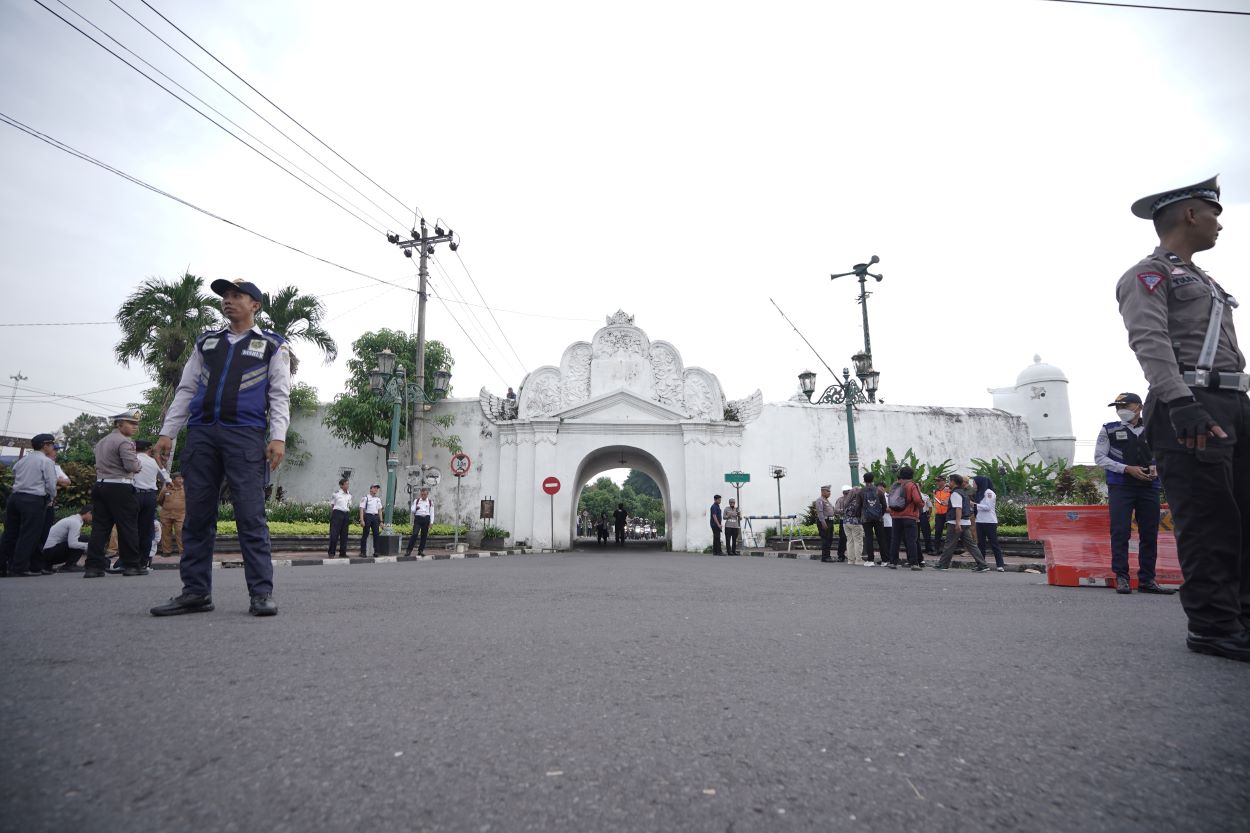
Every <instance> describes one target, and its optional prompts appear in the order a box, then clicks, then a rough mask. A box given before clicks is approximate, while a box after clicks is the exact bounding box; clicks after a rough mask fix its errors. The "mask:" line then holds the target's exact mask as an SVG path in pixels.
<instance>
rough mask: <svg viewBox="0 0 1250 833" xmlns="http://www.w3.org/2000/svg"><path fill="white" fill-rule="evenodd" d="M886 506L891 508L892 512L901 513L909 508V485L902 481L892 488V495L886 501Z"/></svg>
mask: <svg viewBox="0 0 1250 833" xmlns="http://www.w3.org/2000/svg"><path fill="white" fill-rule="evenodd" d="M885 503H886V506H889V507H890V511H891V512H901V511H903V510H904V509H906V508H907V484H905V483H903V482H902V481H901V480H900V481H899V482H898V483H895V484H894V486H892V487H891V488H890V494H889V496H888V497H887V498H886V499H885Z"/></svg>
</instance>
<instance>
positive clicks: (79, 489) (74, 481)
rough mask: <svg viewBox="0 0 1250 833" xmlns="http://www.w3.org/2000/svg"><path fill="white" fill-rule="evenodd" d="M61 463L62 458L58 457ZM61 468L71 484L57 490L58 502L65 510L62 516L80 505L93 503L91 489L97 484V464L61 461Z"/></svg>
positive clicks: (74, 510) (75, 509)
mask: <svg viewBox="0 0 1250 833" xmlns="http://www.w3.org/2000/svg"><path fill="white" fill-rule="evenodd" d="M57 462H58V463H61V461H60V459H59V458H58V459H57ZM61 468H62V469H64V471H65V474H66V476H67V477H69V485H68V486H62V487H60V488H59V489H57V490H56V502H57V503H58V504H60V506H61V507H62V509H63V510H65V511H64V513H63V514H61V513H58V515H59V516H60V517H64V516H65V515H68V514H70V512H76V511H77V510H78V507H80V506H90V505H91V489H92V487H93V486H94V485H95V466H94V465H87V464H85V463H70V462H66V463H61Z"/></svg>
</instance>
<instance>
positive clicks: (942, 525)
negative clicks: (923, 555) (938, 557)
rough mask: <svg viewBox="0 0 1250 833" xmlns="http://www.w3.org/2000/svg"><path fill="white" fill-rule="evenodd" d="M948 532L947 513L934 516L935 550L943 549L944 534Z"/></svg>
mask: <svg viewBox="0 0 1250 833" xmlns="http://www.w3.org/2000/svg"><path fill="white" fill-rule="evenodd" d="M945 533H946V513H945V512H943V513H942V514H940V515H937V514H935V515H934V516H933V551H934V552H941V551H942V536H943V535H944V534H945Z"/></svg>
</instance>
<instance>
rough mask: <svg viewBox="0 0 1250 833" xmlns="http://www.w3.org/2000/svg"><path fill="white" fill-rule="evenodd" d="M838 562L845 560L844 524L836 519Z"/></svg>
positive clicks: (839, 519)
mask: <svg viewBox="0 0 1250 833" xmlns="http://www.w3.org/2000/svg"><path fill="white" fill-rule="evenodd" d="M838 560H839V561H845V560H846V522H845V521H843V520H842V519H841V518H838Z"/></svg>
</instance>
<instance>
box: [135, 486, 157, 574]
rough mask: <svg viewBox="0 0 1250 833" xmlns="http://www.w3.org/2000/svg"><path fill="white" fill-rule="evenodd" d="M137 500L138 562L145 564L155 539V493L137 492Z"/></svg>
mask: <svg viewBox="0 0 1250 833" xmlns="http://www.w3.org/2000/svg"><path fill="white" fill-rule="evenodd" d="M137 496H138V498H139V520H138V523H139V560H140V561H142V562H143V563H145V564H146V563H147V560H148V554H149V553H151V552H152V539H153V538H155V537H156V491H155V490H153V491H151V492H144V491H140V492H137Z"/></svg>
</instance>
